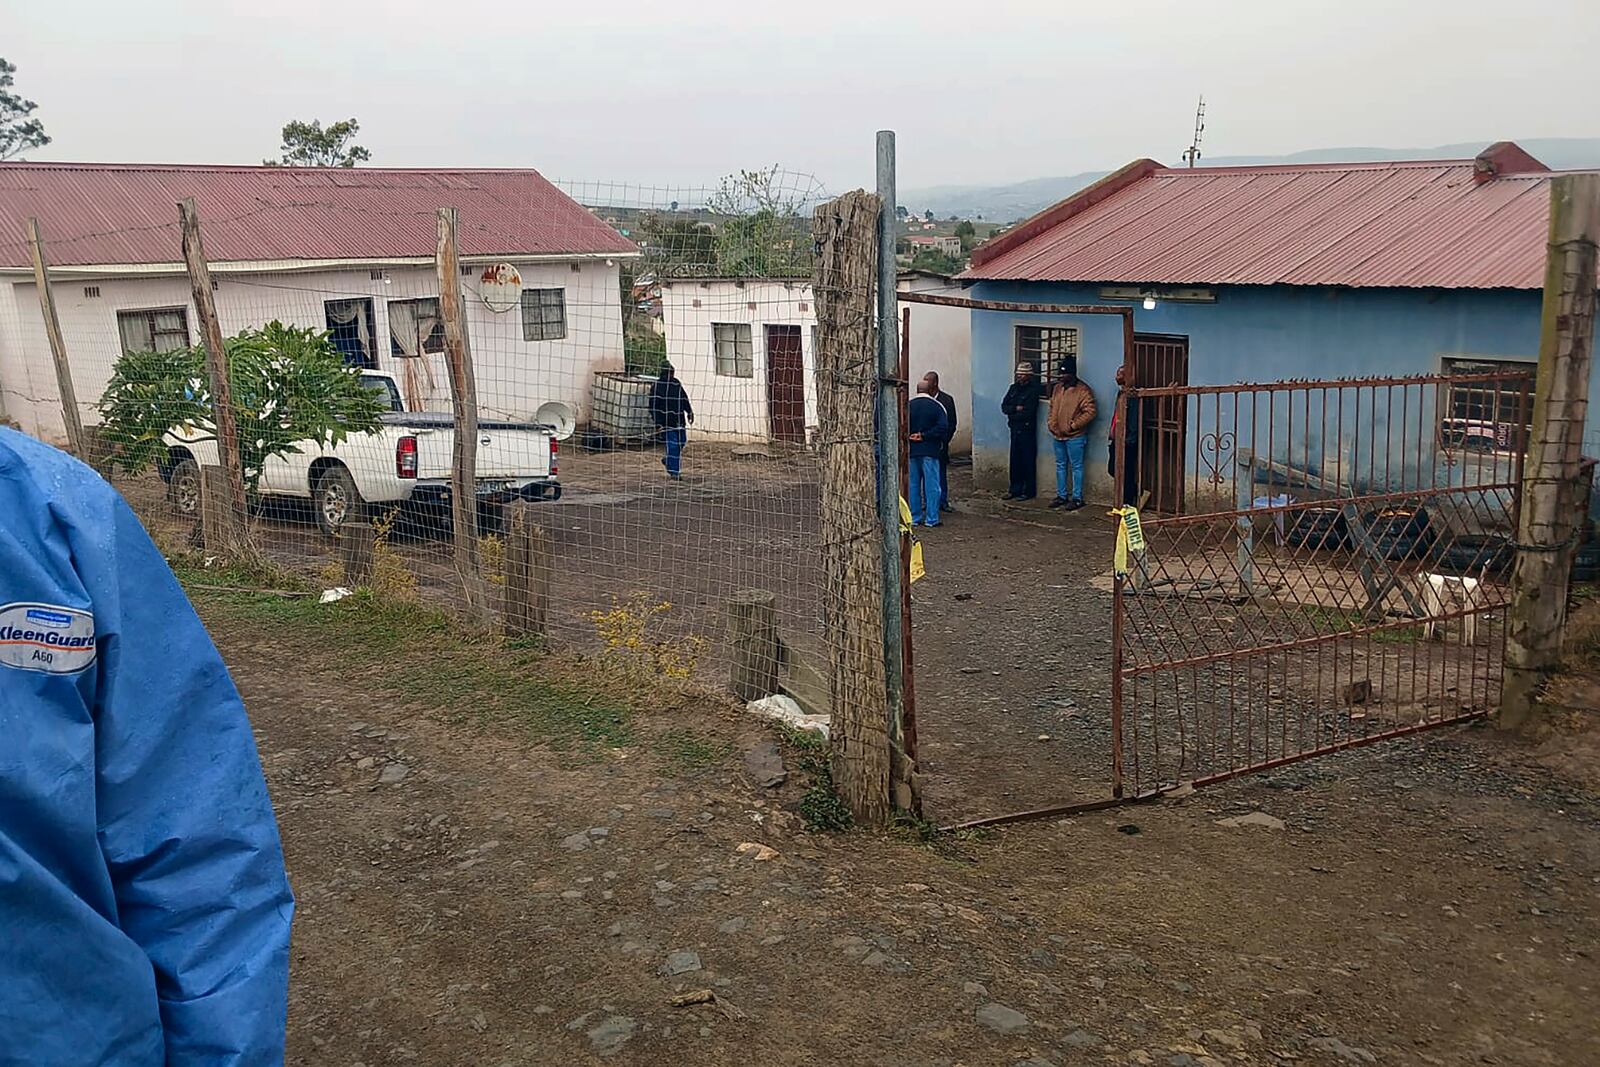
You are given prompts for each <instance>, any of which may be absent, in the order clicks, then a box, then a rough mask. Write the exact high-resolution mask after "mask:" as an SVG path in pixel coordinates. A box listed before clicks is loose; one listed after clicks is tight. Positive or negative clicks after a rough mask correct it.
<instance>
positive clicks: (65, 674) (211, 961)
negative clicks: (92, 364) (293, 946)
mask: <svg viewBox="0 0 1600 1067" xmlns="http://www.w3.org/2000/svg"><path fill="white" fill-rule="evenodd" d="M293 908H294V901H293V898H292V897H291V896H290V893H289V884H288V881H287V879H286V878H285V876H284V868H283V853H282V850H281V849H280V847H279V844H278V831H277V826H276V824H275V823H274V821H273V817H272V807H271V804H270V802H269V801H268V798H267V790H266V783H265V781H264V779H263V778H262V774H261V765H260V763H259V762H258V760H257V758H256V748H255V741H254V738H253V737H252V736H251V733H250V723H249V721H248V720H247V719H246V718H245V712H244V706H243V705H242V704H241V703H240V701H239V694H238V691H237V690H235V689H234V687H233V683H232V681H230V680H229V678H228V672H227V669H226V668H225V667H224V666H223V663H222V659H221V657H220V656H219V655H218V654H217V650H216V648H215V647H214V646H213V645H212V643H211V639H210V638H209V637H207V636H206V631H205V628H204V627H203V626H201V624H200V620H199V619H198V618H197V617H196V616H195V613H194V611H193V609H192V608H190V606H189V602H188V600H187V599H186V598H185V597H184V594H183V591H182V590H181V589H180V588H179V586H178V583H177V581H176V580H175V579H174V578H173V576H172V572H171V571H170V570H169V569H168V568H167V565H166V562H165V561H164V560H163V559H162V558H161V555H160V554H159V553H158V552H157V551H156V549H155V546H154V545H153V544H151V542H150V539H149V537H147V536H146V535H145V532H144V529H143V528H142V527H141V526H140V525H139V521H138V519H137V518H135V517H134V515H133V513H132V511H130V510H129V508H128V506H127V504H125V503H124V502H123V500H122V498H121V497H120V496H118V495H117V494H116V492H115V491H114V490H112V489H111V487H110V486H108V485H107V484H106V483H105V482H104V481H102V480H101V479H100V478H99V477H98V476H96V475H95V474H94V472H93V471H91V470H90V469H89V468H87V467H85V466H84V465H83V464H81V463H79V462H77V461H76V460H74V459H72V458H71V457H69V456H66V455H64V454H63V453H61V452H58V451H56V450H55V449H53V448H50V447H48V446H46V445H42V444H40V443H39V442H37V441H34V440H32V439H31V438H28V437H25V436H23V435H21V434H18V433H15V432H14V431H11V430H6V429H0V1067H23V1065H26V1067H68V1065H70V1067H87V1065H90V1064H94V1065H109V1067H180V1065H181V1067H201V1065H204V1067H222V1065H246V1064H248V1065H251V1067H256V1065H266V1064H281V1063H282V1062H283V1033H284V1011H285V1004H286V996H287V986H288V970H289V918H290V914H291V913H292V911H293Z"/></svg>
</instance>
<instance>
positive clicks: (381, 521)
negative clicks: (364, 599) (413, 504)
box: [372, 508, 420, 604]
mask: <svg viewBox="0 0 1600 1067" xmlns="http://www.w3.org/2000/svg"><path fill="white" fill-rule="evenodd" d="M399 516H400V511H399V509H398V508H391V509H390V510H389V511H388V512H386V513H384V514H381V515H374V516H373V517H372V533H373V537H372V592H373V593H374V595H376V596H377V597H378V598H379V599H380V600H393V601H398V602H400V603H403V604H415V603H417V601H418V600H419V599H420V598H419V597H418V595H417V576H416V575H415V574H412V573H411V568H410V567H409V566H408V565H407V564H406V559H405V557H404V556H402V555H401V554H400V553H398V552H396V551H395V550H394V548H393V547H392V546H391V545H390V544H389V538H390V537H391V536H392V535H393V534H394V527H395V522H396V521H397V520H398V519H399Z"/></svg>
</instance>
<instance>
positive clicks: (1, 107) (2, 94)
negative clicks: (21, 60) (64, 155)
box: [0, 59, 50, 160]
mask: <svg viewBox="0 0 1600 1067" xmlns="http://www.w3.org/2000/svg"><path fill="white" fill-rule="evenodd" d="M16 72H17V67H16V64H14V63H7V62H6V61H5V60H4V59H0V160H6V159H14V158H15V157H17V156H19V155H21V154H22V153H24V152H26V151H28V150H29V149H30V148H43V147H44V146H45V145H47V144H49V143H50V135H49V134H47V133H45V132H44V123H42V122H40V121H39V120H38V119H35V118H30V117H29V116H30V115H32V114H33V111H34V108H36V107H38V106H39V105H37V104H35V103H34V102H33V101H32V100H24V99H23V98H22V97H20V96H18V95H17V94H16V93H14V92H12V91H11V86H12V85H13V83H14V79H13V78H12V75H13V74H15V73H16Z"/></svg>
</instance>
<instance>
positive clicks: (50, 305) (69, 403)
mask: <svg viewBox="0 0 1600 1067" xmlns="http://www.w3.org/2000/svg"><path fill="white" fill-rule="evenodd" d="M28 249H29V251H30V252H32V254H33V282H34V287H35V288H37V289H38V290H39V312H40V314H42V315H43V316H44V333H45V337H46V338H48V339H49V341H50V358H51V360H52V361H53V362H54V363H55V367H56V393H57V395H59V396H60V398H61V421H62V424H63V425H65V427H66V430H67V444H68V446H70V447H71V449H72V453H73V455H75V456H77V457H78V458H79V459H81V460H83V461H84V462H85V463H94V462H96V461H97V460H98V458H99V457H97V456H91V455H89V453H88V448H87V443H86V442H85V441H84V437H83V416H82V414H81V413H80V412H79V411H78V393H77V390H75V389H74V388H73V387H72V367H71V365H70V364H69V363H68V362H67V342H66V341H65V340H63V339H62V337H61V320H60V318H58V317H57V315H56V294H55V290H54V289H52V288H51V286H50V261H49V259H47V258H46V256H45V251H44V238H43V237H41V236H40V235H39V220H38V219H36V218H32V217H30V218H29V219H28Z"/></svg>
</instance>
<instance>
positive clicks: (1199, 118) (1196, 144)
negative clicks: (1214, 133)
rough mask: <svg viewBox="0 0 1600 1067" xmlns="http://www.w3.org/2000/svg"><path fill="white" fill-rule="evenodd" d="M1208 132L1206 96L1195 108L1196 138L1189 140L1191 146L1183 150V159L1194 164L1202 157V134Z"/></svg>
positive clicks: (1191, 164)
mask: <svg viewBox="0 0 1600 1067" xmlns="http://www.w3.org/2000/svg"><path fill="white" fill-rule="evenodd" d="M1205 132H1206V98H1205V97H1204V96H1201V97H1200V103H1199V104H1197V105H1196V106H1195V109H1194V140H1192V141H1190V142H1189V147H1188V148H1185V149H1184V150H1183V161H1184V162H1185V163H1187V164H1189V166H1191V167H1192V166H1194V165H1195V162H1196V161H1197V160H1198V159H1199V158H1200V135H1201V134H1203V133H1205Z"/></svg>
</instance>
